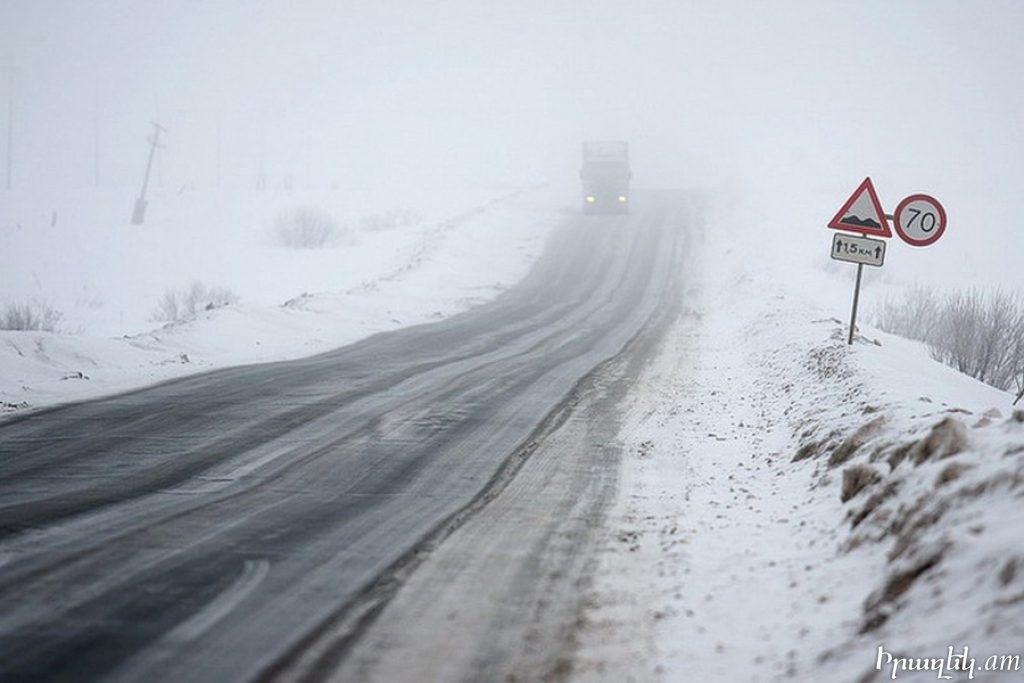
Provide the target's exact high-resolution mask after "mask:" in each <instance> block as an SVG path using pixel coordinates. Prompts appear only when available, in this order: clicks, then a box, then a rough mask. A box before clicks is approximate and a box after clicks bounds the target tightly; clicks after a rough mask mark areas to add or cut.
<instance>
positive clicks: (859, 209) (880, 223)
mask: <svg viewBox="0 0 1024 683" xmlns="http://www.w3.org/2000/svg"><path fill="white" fill-rule="evenodd" d="M828 227H830V228H834V229H835V230H849V231H850V232H859V233H862V234H865V235H878V236H880V237H892V230H890V229H889V221H888V220H886V218H885V211H883V210H882V203H881V202H879V201H878V193H876V192H875V186H874V185H873V184H872V183H871V178H865V179H864V182H863V183H861V184H860V187H858V188H857V189H856V190H855V191H854V193H853V194H852V195H850V198H849V199H847V200H846V203H845V204H843V208H841V209H839V213H837V214H836V217H835V218H833V219H832V221H831V222H830V223H829V224H828Z"/></svg>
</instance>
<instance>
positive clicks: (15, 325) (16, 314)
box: [0, 302, 64, 332]
mask: <svg viewBox="0 0 1024 683" xmlns="http://www.w3.org/2000/svg"><path fill="white" fill-rule="evenodd" d="M63 317H64V314H63V313H61V312H60V311H58V310H56V309H54V308H51V307H50V306H49V305H47V304H45V303H40V302H33V303H20V304H8V306H7V308H5V309H4V312H3V315H0V330H11V331H21V332H28V331H38V330H41V331H43V332H56V331H57V325H58V324H59V323H60V321H61V319H62V318H63Z"/></svg>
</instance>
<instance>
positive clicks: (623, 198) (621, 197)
mask: <svg viewBox="0 0 1024 683" xmlns="http://www.w3.org/2000/svg"><path fill="white" fill-rule="evenodd" d="M627 201H629V200H628V199H626V195H622V194H620V195H619V204H625V203H626V202H627Z"/></svg>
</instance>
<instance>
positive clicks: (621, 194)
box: [580, 140, 633, 213]
mask: <svg viewBox="0 0 1024 683" xmlns="http://www.w3.org/2000/svg"><path fill="white" fill-rule="evenodd" d="M632 177H633V174H632V172H631V171H630V169H629V144H628V143H626V142H623V141H621V140H591V141H588V142H584V143H583V164H582V166H581V167H580V180H581V181H582V182H583V213H627V212H628V211H629V199H630V196H629V181H630V179H631V178H632Z"/></svg>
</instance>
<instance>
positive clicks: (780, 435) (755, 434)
mask: <svg viewBox="0 0 1024 683" xmlns="http://www.w3.org/2000/svg"><path fill="white" fill-rule="evenodd" d="M849 189H851V190H852V187H851V188H849ZM841 194H842V193H841V192H840V193H839V195H836V194H834V193H833V194H826V193H823V192H819V193H818V194H817V195H816V194H813V193H812V194H810V195H809V196H808V197H807V198H806V201H805V205H804V206H802V207H799V209H798V210H797V211H795V213H794V214H793V215H794V216H796V217H797V218H798V219H799V220H798V221H797V226H795V227H793V228H791V229H790V231H791V234H797V233H798V231H799V230H803V232H801V233H799V234H800V235H801V239H800V240H798V241H794V240H787V239H770V238H768V236H767V235H766V232H765V230H763V227H762V226H761V225H760V224H759V223H758V220H757V216H758V215H759V214H758V211H760V210H761V209H763V207H764V205H765V203H764V201H761V200H759V199H758V198H757V197H755V196H744V195H742V194H741V195H737V194H736V193H733V194H731V195H719V196H717V197H716V198H715V200H714V201H713V202H712V203H711V207H712V210H711V213H710V214H709V215H708V216H707V217H706V220H705V221H704V223H703V224H702V225H701V226H699V227H698V228H696V230H695V236H694V247H693V251H692V253H691V255H690V258H689V260H688V261H687V263H686V264H685V268H686V269H687V271H686V272H687V275H686V278H687V286H686V291H685V293H684V299H683V304H682V305H683V308H684V313H683V315H682V317H681V318H680V320H679V322H678V323H677V325H676V328H675V329H674V330H673V331H672V333H671V334H669V335H668V337H667V339H666V341H665V343H664V347H663V349H662V353H661V354H660V355H659V357H658V358H657V359H656V360H655V362H654V363H653V364H652V365H651V366H650V368H649V369H648V371H647V372H646V373H645V374H644V375H643V376H642V377H639V378H638V380H637V386H636V390H635V392H634V394H633V397H632V403H631V404H630V406H629V412H628V414H627V416H626V425H627V426H626V428H625V429H624V431H623V434H622V439H623V441H624V442H625V444H626V445H627V447H628V448H627V450H628V453H629V455H628V457H627V459H626V462H625V468H624V472H623V480H622V485H621V488H620V499H619V501H618V503H617V507H616V509H615V511H614V513H613V517H612V524H611V528H610V531H609V536H608V539H607V543H606V544H605V547H604V548H603V550H602V552H601V556H600V558H599V570H598V573H597V576H596V578H595V582H594V585H593V587H592V595H591V596H590V601H589V602H590V604H591V609H590V611H589V612H588V613H587V615H586V619H585V622H584V628H583V631H582V636H581V637H582V640H581V645H580V651H579V659H578V666H577V668H576V672H575V675H576V676H577V677H578V678H580V679H582V680H590V679H602V680H640V681H645V680H666V681H674V680H682V679H686V680H708V681H754V680H774V679H787V680H788V679H792V680H808V681H810V680H841V681H856V680H860V679H861V677H865V678H864V680H870V679H871V677H877V678H879V679H881V677H883V676H885V677H887V678H888V677H889V676H891V673H892V666H893V663H892V662H890V661H889V660H888V659H886V658H887V657H889V656H890V655H891V657H892V658H893V659H894V660H895V662H896V665H897V666H898V665H899V662H900V660H899V658H902V657H909V658H934V659H936V660H938V659H939V658H941V659H943V662H944V665H945V663H946V662H955V661H956V660H955V659H954V658H952V657H950V656H949V648H952V649H953V651H954V653H962V652H963V648H964V647H967V648H969V650H968V653H969V658H974V660H975V678H976V679H977V680H1016V678H1015V677H1019V676H1020V672H1019V671H1018V672H1014V673H1012V674H1007V673H990V672H986V671H984V670H983V669H984V667H985V666H986V664H988V663H990V662H991V660H988V659H987V658H989V657H990V656H992V655H996V656H1004V655H1005V656H1012V655H1020V654H1024V652H1022V651H1024V627H1022V626H1021V624H1024V571H1022V570H1024V551H1022V550H1021V548H1022V547H1024V544H1022V543H1021V540H1022V532H1021V530H1022V529H1024V526H1022V525H1024V508H1022V506H1021V504H1020V503H1021V496H1022V491H1024V413H1017V412H1015V411H1014V409H1013V407H1012V405H1011V403H1012V400H1013V397H1012V396H1010V395H1008V394H1006V393H1004V392H1000V391H997V390H994V389H992V388H990V387H987V386H984V385H982V384H979V383H977V382H975V381H974V380H971V379H969V378H967V377H965V376H963V375H960V374H958V373H956V372H954V371H953V370H950V369H948V368H946V367H944V366H942V365H939V364H938V363H936V362H934V361H932V360H931V359H930V358H929V357H928V354H927V350H926V349H925V348H924V347H923V346H921V345H919V344H916V343H911V342H908V341H905V340H902V339H899V338H896V337H892V336H889V335H886V334H884V333H882V332H879V331H877V330H875V329H873V328H872V327H871V326H870V325H869V324H866V323H868V322H870V312H871V309H872V305H873V304H877V303H878V302H880V300H881V299H882V297H883V296H884V295H885V293H886V292H889V291H900V290H901V289H902V288H904V287H906V286H908V285H909V284H910V283H911V282H913V281H916V280H917V277H918V273H919V271H920V268H919V269H918V270H917V271H915V270H914V269H912V268H909V269H908V268H903V269H901V268H900V267H899V266H900V262H901V261H900V259H903V263H904V264H905V263H906V262H907V260H908V259H911V258H913V259H927V258H930V257H932V256H935V257H936V258H937V259H938V260H939V262H942V259H945V260H946V261H947V262H948V260H949V259H950V258H952V257H953V256H951V255H950V253H949V252H946V253H945V254H943V253H942V252H941V251H936V252H934V253H932V252H912V251H910V250H907V249H905V248H904V249H902V250H900V249H899V248H898V247H896V246H894V247H893V251H892V253H891V254H890V259H891V260H892V261H893V262H894V264H890V265H887V267H886V269H883V270H881V271H879V270H873V269H868V270H866V272H865V286H864V290H863V305H864V313H863V314H862V319H861V320H862V324H861V326H860V331H859V335H858V337H857V341H856V344H855V345H854V346H853V347H852V348H850V347H847V346H846V344H845V331H846V328H845V325H846V319H847V316H848V314H849V304H850V297H851V293H852V292H851V289H852V275H853V272H854V270H855V267H854V266H847V265H846V264H838V263H834V262H831V261H830V260H829V259H828V258H827V249H828V245H829V243H830V239H831V233H830V231H828V230H826V229H825V228H824V223H825V221H827V219H828V218H829V217H830V215H828V214H829V211H828V210H827V209H824V210H823V208H824V207H826V206H831V205H832V204H834V205H835V206H838V204H839V203H840V202H841V201H842V199H844V197H843V196H841ZM125 196H126V195H125V193H110V194H109V195H97V194H95V193H86V192H83V193H82V194H80V195H78V196H68V197H66V198H65V201H63V202H61V203H59V204H53V203H52V202H50V203H47V202H46V201H45V200H44V199H43V198H40V197H38V196H37V197H32V196H26V195H23V194H17V193H14V194H10V195H4V196H0V202H2V203H0V216H2V221H0V246H2V249H0V292H2V293H3V297H4V299H5V300H4V301H3V302H0V303H5V304H6V303H15V302H33V303H34V305H35V306H37V308H38V307H39V306H40V305H41V304H44V303H45V304H47V305H50V306H52V307H53V308H54V309H57V310H60V311H61V313H62V314H63V317H62V319H61V320H60V322H59V328H60V331H58V332H42V331H31V332H10V331H7V332H0V402H2V404H3V406H4V410H6V411H7V412H14V411H21V410H26V409H30V408H32V407H38V406H43V405H48V404H52V403H57V402H61V401H67V400H74V399H81V398H86V397H91V396H96V395H100V394H105V393H109V392H113V391H119V390H123V389H127V388H131V387H135V386H140V385H143V384H147V383H151V382H154V381H160V380H163V379H167V378H171V377H175V376H179V375H182V374H186V373H191V372H198V371H202V370H206V369H210V368H215V367H219V366H224V365H229V364H237V363H249V362H263V361H270V360H278V359H284V358H291V357H296V356H301V355H308V354H312V353H316V352H319V351H324V350H327V349H330V348H334V347H337V346H340V345H343V344H345V343H349V342H352V341H354V340H356V339H359V338H362V337H365V336H367V335H370V334H373V333H375V332H378V331H383V330H388V329H394V328H396V327H400V326H403V325H410V324H416V323H420V322H428V321H430V320H434V319H438V318H441V317H444V316H448V315H451V314H453V313H456V312H458V311H461V310H465V309H466V308H467V307H469V306H471V305H473V304H474V303H478V302H480V301H483V300H486V299H489V298H492V297H494V296H495V295H497V294H498V293H499V292H500V291H501V290H502V289H503V288H505V287H507V286H509V285H511V284H513V283H514V282H515V281H517V280H518V279H519V278H520V277H521V276H522V275H523V274H525V272H526V270H527V269H528V268H529V266H530V264H531V263H532V262H533V259H534V258H535V257H536V256H537V255H538V254H539V253H540V251H541V249H542V248H543V242H544V239H545V237H546V235H547V234H548V233H549V231H550V230H551V228H552V227H553V226H555V225H556V224H557V223H558V222H559V221H560V220H562V218H563V209H564V208H565V205H566V201H565V197H566V196H571V193H567V191H566V190H564V189H562V188H558V189H554V190H551V189H549V190H542V191H540V190H532V191H518V192H509V191H507V190H506V191H500V192H499V191H493V190H491V191H487V190H481V191H479V192H478V193H477V194H476V195H475V196H467V194H466V193H465V192H463V193H462V194H461V195H460V196H459V201H458V202H456V201H437V200H436V199H435V200H431V199H430V198H429V197H421V198H419V201H416V198H409V199H410V201H411V202H412V203H410V205H409V206H402V207H394V206H391V205H389V204H388V203H387V200H386V199H385V200H383V201H377V202H373V201H364V202H363V203H361V204H360V203H359V202H355V201H353V200H352V198H351V197H348V198H346V195H345V193H320V194H318V195H315V196H314V195H311V194H308V193H306V194H303V193H299V192H297V193H295V194H283V193H271V194H267V195H263V194H257V193H254V194H252V195H250V196H239V195H234V196H230V197H228V196H219V197H218V195H216V194H212V193H211V194H205V195H201V194H198V193H195V192H194V191H192V190H187V189H186V190H182V191H181V193H180V194H179V193H178V192H176V191H175V192H164V193H159V192H158V193H156V195H155V196H154V198H153V201H152V204H151V206H150V220H149V222H147V224H146V225H145V226H142V227H137V226H131V225H129V224H128V221H127V217H126V216H125V215H124V213H125V208H126V207H125V201H124V199H125ZM127 196H129V198H130V195H127ZM765 201H770V200H765ZM830 202H831V204H830ZM296 206H313V207H316V208H318V209H321V210H323V211H326V212H327V213H329V214H330V215H331V216H333V217H335V218H336V220H337V234H336V236H335V239H334V241H333V242H331V243H330V244H328V245H327V246H325V247H324V248H320V249H295V248H289V247H285V246H282V245H281V244H280V243H279V242H278V240H277V238H276V236H275V221H276V220H277V218H278V216H281V215H282V214H284V213H286V212H288V211H291V210H293V209H294V208H295V207H296ZM352 207H358V208H352ZM54 212H56V221H54ZM818 214H821V222H820V226H811V225H810V224H809V221H810V220H811V217H813V216H817V215H818ZM772 234H773V235H786V234H787V233H786V232H785V230H782V229H780V230H776V231H774V232H773V233H772ZM920 262H921V261H918V263H920ZM193 282H199V283H202V284H203V285H204V286H206V287H207V288H222V289H225V290H228V291H230V293H231V294H232V295H233V296H232V300H231V303H228V304H227V305H224V306H218V307H215V308H212V309H210V310H206V309H205V308H203V307H202V306H200V310H199V311H198V312H197V313H196V314H195V315H194V316H185V319H184V320H181V321H179V322H176V323H173V324H166V323H163V322H160V321H156V320H154V311H155V310H156V309H157V308H158V306H159V303H160V301H161V299H162V298H163V297H165V296H166V294H167V292H168V291H174V292H181V291H187V290H188V289H189V288H190V287H191V283H193ZM879 647H882V648H884V651H883V654H882V655H881V657H882V669H884V670H883V671H879V670H877V669H876V664H877V662H878V657H879V656H880V655H879V650H878V648H879ZM965 661H968V662H969V659H967V660H965ZM927 664H929V665H931V664H935V662H927ZM936 673H937V672H931V671H930V672H927V673H923V674H919V675H920V676H921V680H925V679H928V680H930V679H932V678H936ZM953 675H954V678H956V677H957V674H956V673H955V672H954V674H953ZM911 676H912V674H910V673H909V672H905V671H898V672H897V678H898V679H900V680H904V679H907V678H909V677H911ZM960 678H962V679H965V680H966V678H964V677H963V676H960Z"/></svg>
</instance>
